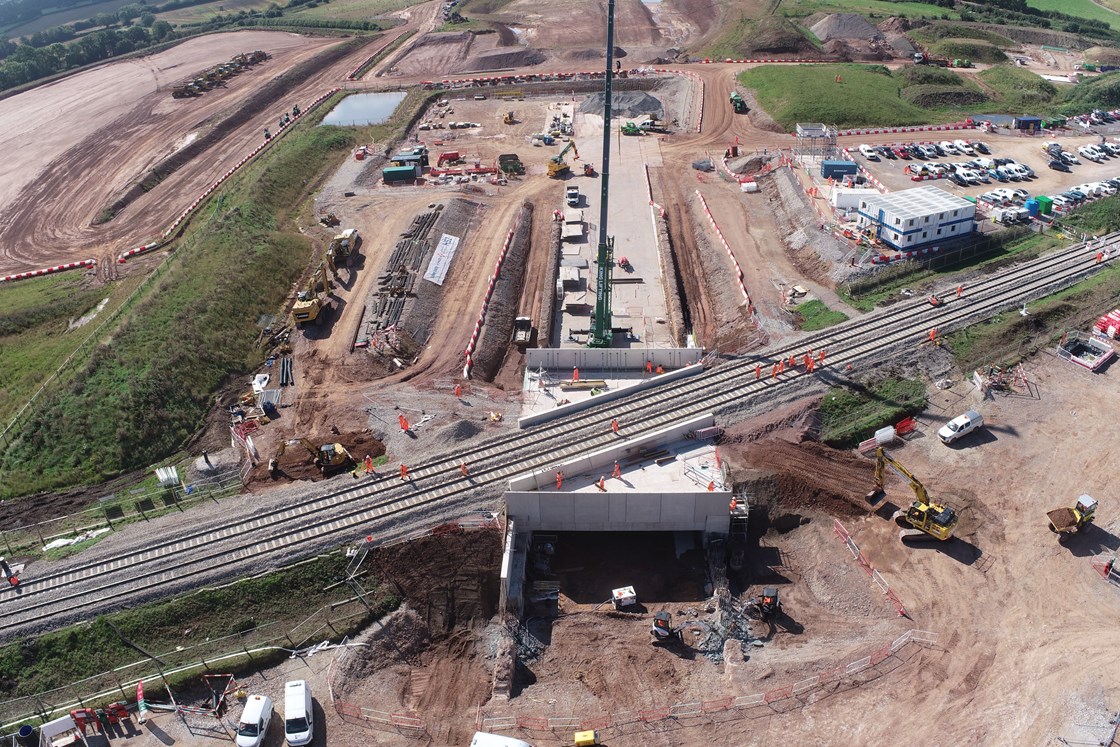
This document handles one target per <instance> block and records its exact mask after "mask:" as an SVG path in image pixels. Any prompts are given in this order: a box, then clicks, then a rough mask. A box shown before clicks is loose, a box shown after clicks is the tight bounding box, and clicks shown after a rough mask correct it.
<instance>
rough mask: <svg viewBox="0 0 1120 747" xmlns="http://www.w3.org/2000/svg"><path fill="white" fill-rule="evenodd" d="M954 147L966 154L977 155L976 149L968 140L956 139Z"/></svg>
mask: <svg viewBox="0 0 1120 747" xmlns="http://www.w3.org/2000/svg"><path fill="white" fill-rule="evenodd" d="M953 147H954V148H956V149H957V150H958V151H959V152H961V153H963V154H965V155H966V156H975V155H976V151H975V150H973V149H972V146H971V145H969V144H968V141H967V140H954V141H953Z"/></svg>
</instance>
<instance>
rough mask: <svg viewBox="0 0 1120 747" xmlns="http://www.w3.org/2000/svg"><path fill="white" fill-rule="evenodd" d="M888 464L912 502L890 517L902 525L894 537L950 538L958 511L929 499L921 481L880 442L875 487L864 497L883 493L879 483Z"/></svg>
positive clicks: (881, 485)
mask: <svg viewBox="0 0 1120 747" xmlns="http://www.w3.org/2000/svg"><path fill="white" fill-rule="evenodd" d="M888 467H889V468H890V469H891V470H892V471H894V473H895V474H897V475H898V476H899V477H901V478H902V479H904V480H906V481H907V482H908V483H909V484H910V489H911V490H913V491H914V502H913V503H911V504H910V507H909V508H907V509H906V510H901V509H900V510H898V511H896V512H895V513H894V516H892V517H891V518H893V519H894V521H895V523H897V524H898V525H899V526H901V527H903V529H902V530H901V531H900V532H899V533H898V538H899V539H900V540H902V541H903V542H908V541H921V540H930V539H935V540H940V541H942V542H944V541H945V540H948V539H950V538H952V536H953V530H955V529H956V528H957V523H958V522H959V521H960V515H959V514H958V513H957V512H956V511H955V510H954V509H953V508H952V507H951V506H948V505H946V504H943V503H935V502H933V501H932V500H930V497H929V494H928V493H927V492H926V487H925V485H922V483H921V481H920V480H919V479H918V478H917V477H915V476H914V475H913V474H912V473H911V472H910V470H908V469H906V468H905V467H903V466H902V464H900V463H899V462H898V460H896V459H895V458H894V457H893V456H891V454H890V452H888V451H887V450H886V449H884V448H883V447H882V446H880V447H879V448H878V449H876V450H875V490H874V491H872V492H871V493H869V494H868V496H867V497H868V500H874V499H875V498H878V497H881V496H883V495H885V492H884V490H883V484H884V479H885V478H886V470H887V468H888Z"/></svg>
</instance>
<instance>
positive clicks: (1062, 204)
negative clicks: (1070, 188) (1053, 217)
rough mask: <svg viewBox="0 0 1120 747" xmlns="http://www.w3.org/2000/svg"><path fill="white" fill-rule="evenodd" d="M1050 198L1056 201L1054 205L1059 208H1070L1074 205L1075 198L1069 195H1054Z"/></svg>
mask: <svg viewBox="0 0 1120 747" xmlns="http://www.w3.org/2000/svg"><path fill="white" fill-rule="evenodd" d="M1050 200H1051V201H1052V202H1053V203H1054V207H1056V208H1057V209H1059V210H1069V209H1070V208H1071V207H1073V200H1071V199H1069V198H1068V197H1063V196H1062V195H1054V196H1053V197H1051V198H1050Z"/></svg>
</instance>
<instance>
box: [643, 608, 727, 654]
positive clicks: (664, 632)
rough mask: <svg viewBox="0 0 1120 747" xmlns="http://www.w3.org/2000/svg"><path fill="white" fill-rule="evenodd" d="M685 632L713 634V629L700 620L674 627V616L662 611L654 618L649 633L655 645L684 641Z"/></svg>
mask: <svg viewBox="0 0 1120 747" xmlns="http://www.w3.org/2000/svg"><path fill="white" fill-rule="evenodd" d="M685 630H694V631H696V632H697V635H701V634H706V633H711V632H712V627H711V626H710V625H708V624H707V623H706V622H701V621H700V620H686V621H685V622H683V623H681V624H680V625H677V626H676V627H673V616H672V614H670V613H669V612H667V611H666V610H661V611H660V612H657V613H655V614H654V616H653V623H652V624H651V625H650V628H649V632H650V635H651V636H652V638H651V641H650V642H651V643H653V645H655V646H656V645H658V644H665V643H676V642H678V641H682V642H683V640H684V636H682V635H681V634H682V633H683V632H684V631H685Z"/></svg>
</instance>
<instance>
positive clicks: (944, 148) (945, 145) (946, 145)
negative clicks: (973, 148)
mask: <svg viewBox="0 0 1120 747" xmlns="http://www.w3.org/2000/svg"><path fill="white" fill-rule="evenodd" d="M937 148H938V150H940V151H941V152H942V153H944V154H945V155H947V156H956V155H959V154H960V151H959V150H957V148H956V146H955V145H953V144H952V143H950V142H949V141H948V140H942V141H941V142H940V143H938V144H937Z"/></svg>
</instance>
